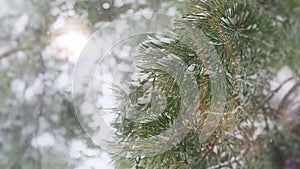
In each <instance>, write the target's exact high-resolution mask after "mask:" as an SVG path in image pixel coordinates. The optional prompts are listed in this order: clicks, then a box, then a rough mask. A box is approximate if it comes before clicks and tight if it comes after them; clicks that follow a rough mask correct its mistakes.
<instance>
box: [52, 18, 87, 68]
mask: <svg viewBox="0 0 300 169" xmlns="http://www.w3.org/2000/svg"><path fill="white" fill-rule="evenodd" d="M52 28H53V30H52V32H51V45H52V46H53V47H54V49H55V50H56V53H57V55H56V58H58V59H66V60H68V61H69V62H71V63H76V61H77V60H78V58H79V56H80V53H81V51H82V49H83V48H84V46H85V44H86V42H87V40H88V37H89V35H90V32H89V29H88V27H87V26H86V25H84V24H83V23H82V22H80V21H79V20H75V19H67V20H63V19H58V20H57V21H56V22H55V23H54V24H53V25H52Z"/></svg>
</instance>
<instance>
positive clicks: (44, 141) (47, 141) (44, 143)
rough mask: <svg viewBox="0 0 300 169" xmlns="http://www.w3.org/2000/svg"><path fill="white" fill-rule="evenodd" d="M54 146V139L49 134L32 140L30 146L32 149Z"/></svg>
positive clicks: (46, 133)
mask: <svg viewBox="0 0 300 169" xmlns="http://www.w3.org/2000/svg"><path fill="white" fill-rule="evenodd" d="M54 144H55V138H54V136H53V135H52V134H51V133H48V132H45V133H43V134H41V135H39V136H37V137H35V138H33V139H32V141H31V145H32V146H33V147H34V148H38V147H51V146H53V145H54Z"/></svg>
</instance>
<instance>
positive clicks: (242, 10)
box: [113, 0, 300, 169]
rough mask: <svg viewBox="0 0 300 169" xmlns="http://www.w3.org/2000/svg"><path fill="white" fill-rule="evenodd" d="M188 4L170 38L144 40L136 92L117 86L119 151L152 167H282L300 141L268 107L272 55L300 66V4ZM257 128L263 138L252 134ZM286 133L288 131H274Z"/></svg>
mask: <svg viewBox="0 0 300 169" xmlns="http://www.w3.org/2000/svg"><path fill="white" fill-rule="evenodd" d="M189 4H190V10H191V12H190V14H186V15H185V16H183V17H182V19H181V20H177V21H175V22H176V24H175V26H174V27H173V28H172V29H171V32H172V35H170V36H164V35H157V34H149V35H148V37H147V39H146V40H145V41H144V42H143V43H142V44H141V45H140V48H139V52H138V53H137V55H136V56H135V59H136V60H137V61H138V63H139V64H138V70H139V73H138V74H137V75H136V76H137V78H135V79H131V81H130V82H128V88H129V89H130V92H129V93H126V92H125V91H123V90H122V89H121V88H118V87H116V86H115V95H116V97H117V98H118V99H119V103H118V107H117V108H116V110H115V113H117V114H118V118H117V120H116V121H115V122H114V123H113V126H114V127H115V129H116V133H115V134H116V135H117V136H118V140H119V142H118V143H117V144H114V145H113V146H116V147H118V148H120V151H119V152H118V153H116V154H114V155H115V158H116V159H117V161H119V163H120V164H124V163H131V164H132V166H134V167H135V168H149V169H161V168H166V169H171V168H172V169H173V168H191V169H200V168H209V167H211V168H283V166H284V165H288V164H287V159H289V157H295V156H297V153H298V155H299V151H297V149H298V150H299V138H298V137H297V134H295V131H291V130H280V131H279V130H278V128H277V127H276V126H275V127H274V126H273V127H270V125H271V124H270V123H272V121H274V119H273V118H274V112H275V111H276V110H272V107H270V106H269V104H268V103H269V100H270V99H269V98H270V97H272V95H271V94H272V93H271V91H269V90H268V89H269V88H268V84H269V80H270V77H271V76H272V75H273V74H272V73H273V72H274V70H275V69H276V68H275V67H274V66H273V65H274V63H273V61H274V60H277V61H278V63H277V64H276V66H278V65H280V64H281V65H283V64H286V62H283V61H285V60H286V59H287V58H288V57H293V58H294V60H292V64H289V65H291V67H292V68H293V69H294V70H295V71H296V70H297V68H296V67H295V65H294V63H297V62H295V60H296V56H297V55H298V56H299V50H298V49H297V47H296V46H297V45H299V42H300V38H299V35H297V33H296V32H297V30H299V29H298V28H299V23H300V22H299V19H298V18H297V17H296V16H300V15H297V14H299V13H300V12H299V11H300V10H299V7H300V2H298V1H297V0H287V1H284V2H283V1H280V2H279V1H278V2H277V1H253V0H228V1H224V0H206V1H202V0H191V1H190V2H189ZM178 60H180V61H183V63H180V64H178ZM174 67H176V68H177V69H176V70H175V69H174ZM179 72H186V73H179ZM190 75H193V77H194V79H190V78H191V76H190ZM178 79H179V80H178ZM193 81H195V83H194V84H193ZM190 82H191V84H188V83H190ZM266 90H267V94H265V93H266ZM194 91H200V92H199V93H196V94H195V93H193V92H194ZM191 95H192V96H191ZM151 98H156V100H151ZM145 100H146V101H145ZM156 102H161V103H162V104H157V103H156ZM161 105H165V107H164V106H161ZM182 110H183V111H182ZM182 114H183V115H182ZM133 117H134V119H135V120H132V119H133ZM270 121H271V122H270ZM258 124H264V125H263V126H264V127H261V126H260V127H259V126H257V125H258ZM272 124H273V125H274V124H275V125H276V124H277V123H275V122H273V123H272ZM298 125H299V124H298ZM170 128H171V130H169V129H170ZM257 129H262V130H265V131H266V132H265V135H258V136H257V135H255V131H256V130H257ZM296 129H297V128H296V127H295V128H294V129H293V130H296ZM298 130H299V126H298ZM282 131H285V132H287V133H286V134H287V136H286V138H284V136H283V135H282V134H281V135H280V136H279V137H276V135H278V133H279V132H282ZM210 132H211V133H210ZM161 133H164V134H163V135H161ZM298 133H299V131H298ZM295 135H296V136H295ZM165 137H166V138H165ZM176 139H178V140H176ZM145 140H147V141H149V140H151V141H152V142H150V143H149V142H145ZM270 140H271V141H270ZM154 143H155V145H153V144H154ZM168 144H170V145H169V146H168V147H167V148H166V149H165V146H164V145H168ZM283 144H284V145H283ZM157 145H161V146H157ZM286 147H288V148H286ZM293 149H294V150H293ZM158 150H161V151H160V153H157V152H158ZM288 150H291V151H292V150H293V152H287V151H288ZM272 161H275V162H274V163H272Z"/></svg>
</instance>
